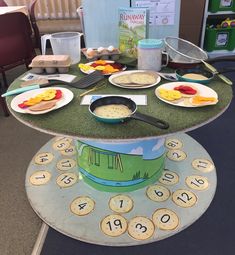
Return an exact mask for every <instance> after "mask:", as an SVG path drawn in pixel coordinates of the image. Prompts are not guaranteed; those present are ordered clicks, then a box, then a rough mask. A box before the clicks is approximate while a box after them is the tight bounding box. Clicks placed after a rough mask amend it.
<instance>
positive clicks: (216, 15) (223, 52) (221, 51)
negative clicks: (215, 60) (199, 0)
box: [200, 0, 235, 58]
mask: <svg viewBox="0 0 235 255" xmlns="http://www.w3.org/2000/svg"><path fill="white" fill-rule="evenodd" d="M210 1H212V0H206V2H205V8H204V17H203V26H202V33H201V44H200V46H201V48H203V49H204V50H205V51H207V53H208V56H209V57H211V58H212V57H218V56H228V55H235V27H234V28H227V29H225V28H224V29H221V30H219V29H218V30H216V29H214V30H213V29H211V31H210V32H211V33H210V35H209V36H208V34H206V33H208V31H207V25H208V24H212V23H213V22H214V23H216V24H219V23H221V22H222V21H224V20H225V19H226V18H228V17H229V18H230V19H235V8H230V7H228V8H227V9H228V11H226V10H224V9H226V8H221V9H222V10H218V11H216V12H214V11H215V10H213V12H211V11H210V8H209V4H210ZM213 1H214V2H213V4H214V3H215V2H217V4H219V2H222V1H223V0H213ZM234 2H235V0H231V5H233V6H235V3H234ZM219 36H220V38H221V39H224V40H227V44H226V45H223V42H222V43H221V46H218V44H216V40H217V39H218V38H219ZM206 40H207V41H206ZM208 40H209V42H208ZM206 44H207V45H206ZM208 44H210V47H209V48H210V49H209V50H208V47H206V46H208ZM228 44H229V45H228ZM215 45H217V46H215ZM211 48H214V49H211Z"/></svg>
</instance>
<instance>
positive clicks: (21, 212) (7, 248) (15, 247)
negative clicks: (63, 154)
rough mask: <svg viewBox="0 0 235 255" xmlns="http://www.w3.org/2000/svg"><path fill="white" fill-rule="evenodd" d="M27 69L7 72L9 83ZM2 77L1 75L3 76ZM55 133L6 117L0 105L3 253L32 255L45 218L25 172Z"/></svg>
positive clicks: (0, 251)
mask: <svg viewBox="0 0 235 255" xmlns="http://www.w3.org/2000/svg"><path fill="white" fill-rule="evenodd" d="M25 71H27V70H26V69H25V67H24V66H19V67H17V68H14V69H12V70H11V71H8V72H7V79H8V82H9V84H10V83H11V82H12V81H13V80H14V79H15V78H16V77H17V76H19V75H20V74H22V73H23V72H25ZM0 79H1V77H0ZM51 138H52V137H51V136H49V135H46V134H43V133H40V132H38V131H36V130H33V129H31V128H29V127H26V126H25V125H23V124H21V123H20V122H19V121H17V120H16V119H15V118H14V117H12V116H10V117H4V116H3V112H2V109H0V254H1V255H29V254H31V252H32V249H33V246H34V243H35V241H36V238H37V235H38V232H39V230H40V227H41V224H42V222H41V220H40V219H39V218H38V216H37V215H36V214H35V213H34V211H33V210H32V208H31V206H30V205H29V202H28V200H27V196H26V192H25V184H24V182H25V174H26V171H27V167H28V164H29V162H30V160H31V159H32V157H33V156H34V155H35V154H36V153H37V151H38V150H39V148H40V147H41V146H43V145H44V144H45V143H46V142H47V141H48V140H49V139H51Z"/></svg>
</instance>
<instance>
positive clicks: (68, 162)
mask: <svg viewBox="0 0 235 255" xmlns="http://www.w3.org/2000/svg"><path fill="white" fill-rule="evenodd" d="M76 165H77V163H76V161H75V160H74V159H72V158H64V159H61V160H60V161H59V162H58V163H57V164H56V167H57V169H58V170H61V171H68V170H70V169H72V168H74V167H75V166H76Z"/></svg>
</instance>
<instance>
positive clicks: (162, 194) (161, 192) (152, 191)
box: [146, 185, 171, 202]
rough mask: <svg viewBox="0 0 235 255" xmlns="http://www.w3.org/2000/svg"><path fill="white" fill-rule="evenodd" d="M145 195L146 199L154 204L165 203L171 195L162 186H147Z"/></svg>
mask: <svg viewBox="0 0 235 255" xmlns="http://www.w3.org/2000/svg"><path fill="white" fill-rule="evenodd" d="M146 193H147V196H148V198H149V199H151V200H153V201H155V202H163V201H166V200H167V199H168V198H169V197H170V195H171V193H170V191H169V189H167V188H166V187H164V186H162V185H152V186H149V187H148V188H147V192H146Z"/></svg>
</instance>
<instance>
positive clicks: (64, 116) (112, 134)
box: [7, 66, 232, 139]
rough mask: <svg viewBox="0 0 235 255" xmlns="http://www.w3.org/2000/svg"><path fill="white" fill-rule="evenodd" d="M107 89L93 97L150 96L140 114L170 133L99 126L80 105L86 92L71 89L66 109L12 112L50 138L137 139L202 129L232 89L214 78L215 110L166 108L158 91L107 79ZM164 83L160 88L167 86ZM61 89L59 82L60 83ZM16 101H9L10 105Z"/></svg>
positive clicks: (132, 125)
mask: <svg viewBox="0 0 235 255" xmlns="http://www.w3.org/2000/svg"><path fill="white" fill-rule="evenodd" d="M70 73H71V74H75V75H77V76H79V77H83V76H84V74H82V73H81V72H80V71H79V70H78V68H77V66H73V67H72V68H71V70H70ZM105 82H106V83H107V86H106V87H105V88H102V89H100V90H98V91H95V92H93V93H91V94H122V95H123V94H136V95H142V94H146V95H147V101H148V105H147V106H138V111H139V112H141V113H145V114H149V115H151V116H154V117H157V118H159V119H162V120H165V121H167V122H168V123H169V124H170V127H169V129H167V130H161V129H158V128H156V127H154V126H151V125H149V124H147V123H144V122H142V121H138V120H129V121H127V122H125V123H119V124H106V123H101V122H98V121H96V120H95V119H94V117H93V116H92V115H91V114H90V113H89V110H88V106H85V105H83V106H81V105H80V101H81V99H80V97H79V95H80V94H81V93H82V92H84V90H81V89H76V88H72V87H69V86H63V87H66V88H69V89H70V90H71V91H72V92H73V93H74V99H73V100H72V102H70V103H69V104H68V105H66V106H65V107H63V108H60V109H57V110H55V111H51V112H49V113H46V114H42V115H29V114H20V113H16V112H13V114H14V115H15V117H16V118H17V119H19V120H20V121H22V122H23V123H25V124H27V125H30V126H32V127H34V128H36V129H40V130H42V131H44V132H46V133H50V134H60V135H69V136H73V137H79V138H91V139H134V138H147V137H153V136H162V135H167V134H171V133H174V132H180V131H186V130H191V129H193V128H196V127H198V126H200V125H203V124H205V123H207V122H209V121H211V120H213V119H214V118H216V117H217V116H218V115H220V114H221V113H222V112H223V111H224V110H225V109H226V108H227V107H228V106H229V104H230V102H231V100H232V88H231V86H229V85H226V84H225V83H223V82H222V81H220V80H219V79H218V78H215V79H214V80H213V81H212V82H211V83H210V84H209V87H211V88H213V89H214V90H215V91H216V92H217V93H218V97H219V102H218V104H216V105H213V106H206V107H197V108H185V107H177V106H172V105H169V104H166V103H164V102H162V101H160V100H159V99H158V98H157V97H156V96H155V94H154V91H155V89H156V87H153V88H148V89H141V90H128V89H122V88H118V87H115V86H113V85H112V84H110V83H109V82H108V78H105ZM165 82H166V81H164V80H163V79H162V81H161V82H160V83H159V85H161V84H163V83H165ZM19 84H20V81H19V80H16V81H14V82H13V83H12V84H11V86H10V88H9V90H11V89H14V88H17V87H19ZM58 85H59V82H58ZM12 98H13V97H8V98H7V103H8V105H9V104H10V102H11V100H12Z"/></svg>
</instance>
